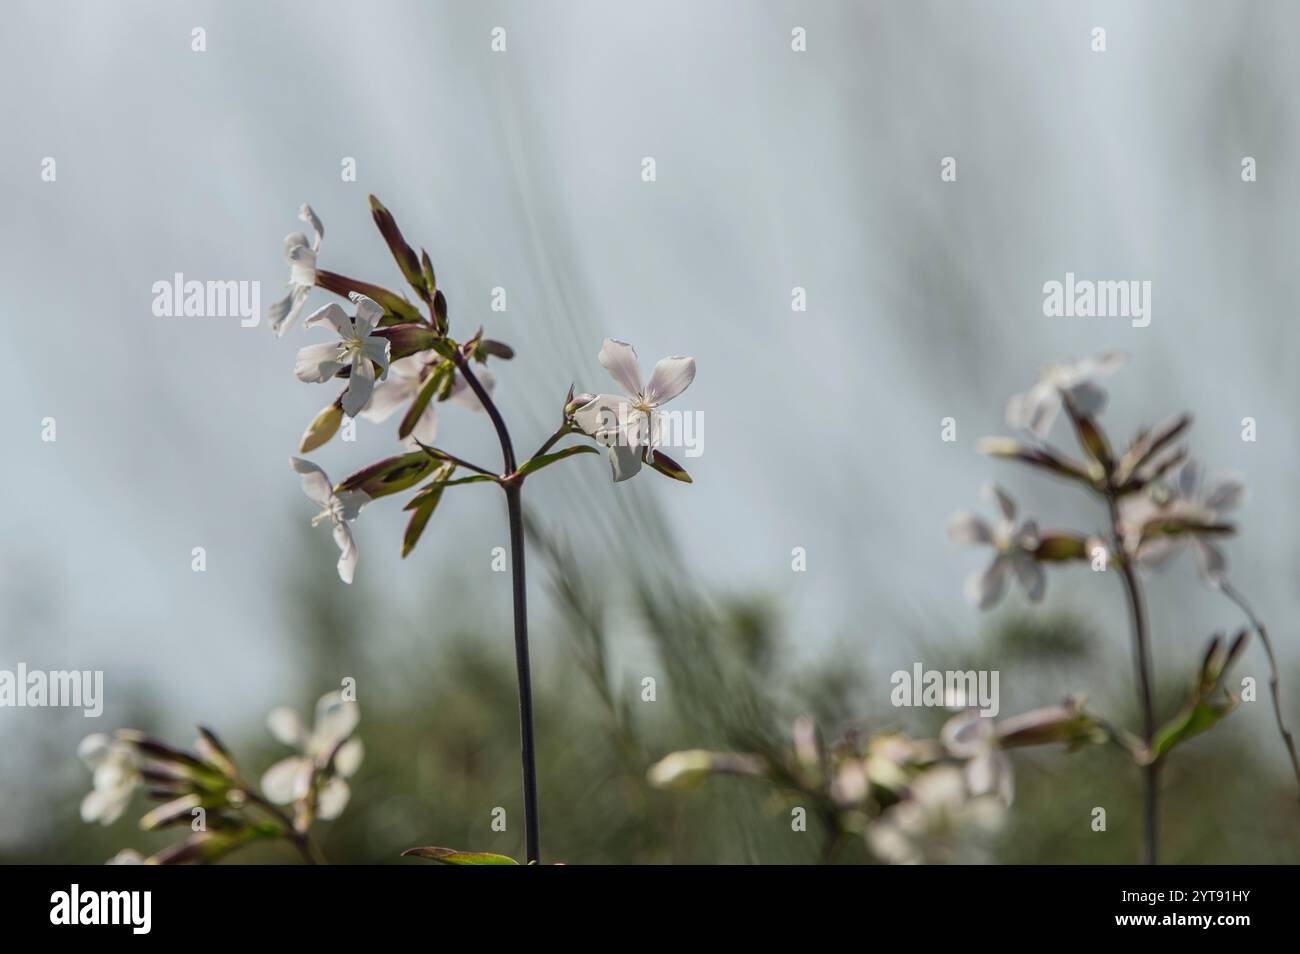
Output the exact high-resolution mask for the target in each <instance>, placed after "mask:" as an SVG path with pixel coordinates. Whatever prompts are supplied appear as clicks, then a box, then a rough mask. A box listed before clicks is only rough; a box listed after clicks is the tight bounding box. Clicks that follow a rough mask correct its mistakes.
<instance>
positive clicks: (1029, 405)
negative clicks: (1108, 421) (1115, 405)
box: [1007, 351, 1127, 437]
mask: <svg viewBox="0 0 1300 954" xmlns="http://www.w3.org/2000/svg"><path fill="white" fill-rule="evenodd" d="M1126 358H1127V356H1126V355H1125V354H1123V353H1122V352H1119V351H1108V352H1106V353H1105V354H1103V355H1101V356H1100V357H1097V358H1085V359H1084V360H1082V361H1073V362H1062V363H1061V364H1054V365H1052V366H1050V367H1048V368H1047V369H1045V370H1044V371H1043V373H1042V375H1041V376H1040V377H1039V379H1038V381H1037V382H1035V383H1034V385H1033V387H1031V388H1030V389H1029V390H1028V391H1025V392H1024V393H1023V394H1016V395H1014V396H1013V397H1012V398H1011V400H1010V401H1008V402H1007V425H1008V426H1010V427H1014V428H1016V429H1017V430H1020V429H1024V430H1028V431H1032V432H1033V433H1034V434H1036V435H1037V436H1039V437H1046V436H1047V435H1048V432H1049V431H1051V429H1052V424H1053V422H1055V420H1056V416H1057V415H1058V414H1059V413H1060V411H1061V395H1062V394H1063V393H1064V394H1066V395H1067V396H1068V397H1069V398H1070V403H1071V404H1073V405H1074V406H1075V407H1076V408H1077V409H1078V410H1079V413H1081V414H1084V415H1086V416H1088V417H1092V416H1093V415H1096V414H1098V413H1100V412H1101V409H1102V408H1104V407H1105V406H1106V392H1105V391H1103V390H1102V389H1101V387H1099V386H1098V385H1097V384H1096V382H1095V381H1094V380H1093V379H1094V378H1098V377H1101V376H1103V375H1110V374H1114V373H1115V372H1116V371H1117V370H1119V368H1120V366H1121V365H1122V364H1123V363H1124V361H1125V360H1126Z"/></svg>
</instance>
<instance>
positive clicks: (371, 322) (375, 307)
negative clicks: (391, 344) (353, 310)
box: [348, 292, 387, 343]
mask: <svg viewBox="0 0 1300 954" xmlns="http://www.w3.org/2000/svg"><path fill="white" fill-rule="evenodd" d="M348 297H349V298H351V299H352V303H353V304H354V305H356V306H357V317H356V320H355V321H354V322H353V323H352V324H353V327H354V328H355V329H356V333H357V335H359V336H362V337H364V336H365V335H368V334H369V333H370V330H371V329H372V328H374V327H376V326H377V325H378V324H379V319H380V318H382V317H384V309H383V308H381V307H380V306H379V304H378V303H377V302H376V301H374V299H371V298H367V297H366V296H365V295H359V294H357V293H356V292H353V293H352V294H351V295H349V296H348ZM385 343H387V342H385Z"/></svg>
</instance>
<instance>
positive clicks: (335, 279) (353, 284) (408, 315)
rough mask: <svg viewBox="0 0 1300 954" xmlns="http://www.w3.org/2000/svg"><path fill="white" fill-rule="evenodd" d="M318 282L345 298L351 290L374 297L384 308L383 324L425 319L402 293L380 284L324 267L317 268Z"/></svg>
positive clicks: (327, 289) (381, 322)
mask: <svg viewBox="0 0 1300 954" xmlns="http://www.w3.org/2000/svg"><path fill="white" fill-rule="evenodd" d="M316 284H317V285H319V286H320V287H321V288H324V289H325V290H326V291H332V292H333V293H334V294H336V295H339V296H341V297H343V298H347V297H348V293H349V292H356V293H357V294H359V295H365V296H366V297H367V298H371V299H373V300H374V301H375V303H376V304H378V305H379V306H380V307H381V308H383V309H384V317H383V319H382V320H381V321H380V322H379V323H380V324H381V325H383V326H388V325H397V324H402V323H403V322H422V321H423V320H424V319H423V318H422V317H421V316H420V309H418V308H416V307H415V306H414V305H412V304H411V303H410V302H409V301H407V300H406V299H405V298H403V297H402V296H401V295H399V294H397V293H396V292H393V291H389V290H388V289H387V288H384V287H382V286H380V285H372V284H370V282H363V281H359V280H358V279H355V278H348V277H347V276H346V275H340V274H338V273H337V272H327V271H325V270H324V269H322V268H318V269H316Z"/></svg>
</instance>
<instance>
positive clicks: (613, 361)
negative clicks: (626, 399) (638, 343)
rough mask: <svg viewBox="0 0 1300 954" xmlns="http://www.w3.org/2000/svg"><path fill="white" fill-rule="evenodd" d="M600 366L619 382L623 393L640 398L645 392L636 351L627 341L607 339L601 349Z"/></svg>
mask: <svg viewBox="0 0 1300 954" xmlns="http://www.w3.org/2000/svg"><path fill="white" fill-rule="evenodd" d="M600 364H601V367H603V368H604V369H605V370H606V371H608V372H609V376H610V377H611V378H613V379H614V380H615V381H617V382H618V385H619V387H621V388H622V389H623V393H625V394H627V395H629V396H631V397H639V396H640V395H641V393H642V391H643V390H644V387H643V386H642V384H641V365H640V363H639V362H638V361H637V357H636V350H635V349H634V348H633V347H632V346H631V345H630V344H628V343H627V342H626V341H618V340H617V339H615V338H606V339H605V343H604V344H603V345H602V346H601V349H600Z"/></svg>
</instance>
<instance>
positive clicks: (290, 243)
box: [266, 204, 325, 335]
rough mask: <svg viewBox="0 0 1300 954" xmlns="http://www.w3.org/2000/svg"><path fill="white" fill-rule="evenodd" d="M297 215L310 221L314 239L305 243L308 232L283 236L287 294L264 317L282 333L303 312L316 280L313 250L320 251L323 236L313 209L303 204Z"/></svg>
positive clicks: (275, 330)
mask: <svg viewBox="0 0 1300 954" xmlns="http://www.w3.org/2000/svg"><path fill="white" fill-rule="evenodd" d="M298 218H300V219H302V220H303V221H304V222H307V223H309V224H310V225H311V228H312V233H313V236H314V237H313V239H312V242H311V244H310V245H308V244H307V236H305V235H303V234H302V233H301V232H292V233H290V234H289V235H286V236H285V239H284V257H285V259H286V260H287V261H288V262H289V294H287V295H286V296H285V297H284V298H283V299H281V300H280V301H277V302H276V303H275V304H274V305H272V306H271V308H270V311H268V312H267V316H266V317H267V321H268V322H269V323H270V325H271V330H272V331H274V332H275V333H276V334H277V335H283V334H284V333H285V332H286V331H288V330H289V328H290V327H292V326H293V323H294V322H295V321H297V320H298V316H299V315H300V314H301V313H302V307H303V305H305V304H306V303H307V296H308V295H310V294H311V290H312V288H313V286H315V284H316V253H317V252H319V251H320V240H321V239H322V238H324V236H325V227H324V226H323V225H321V221H320V219H319V218H317V217H316V213H315V212H313V211H312V209H311V206H309V205H306V204H304V205H303V207H302V208H301V209H299V210H298Z"/></svg>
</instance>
